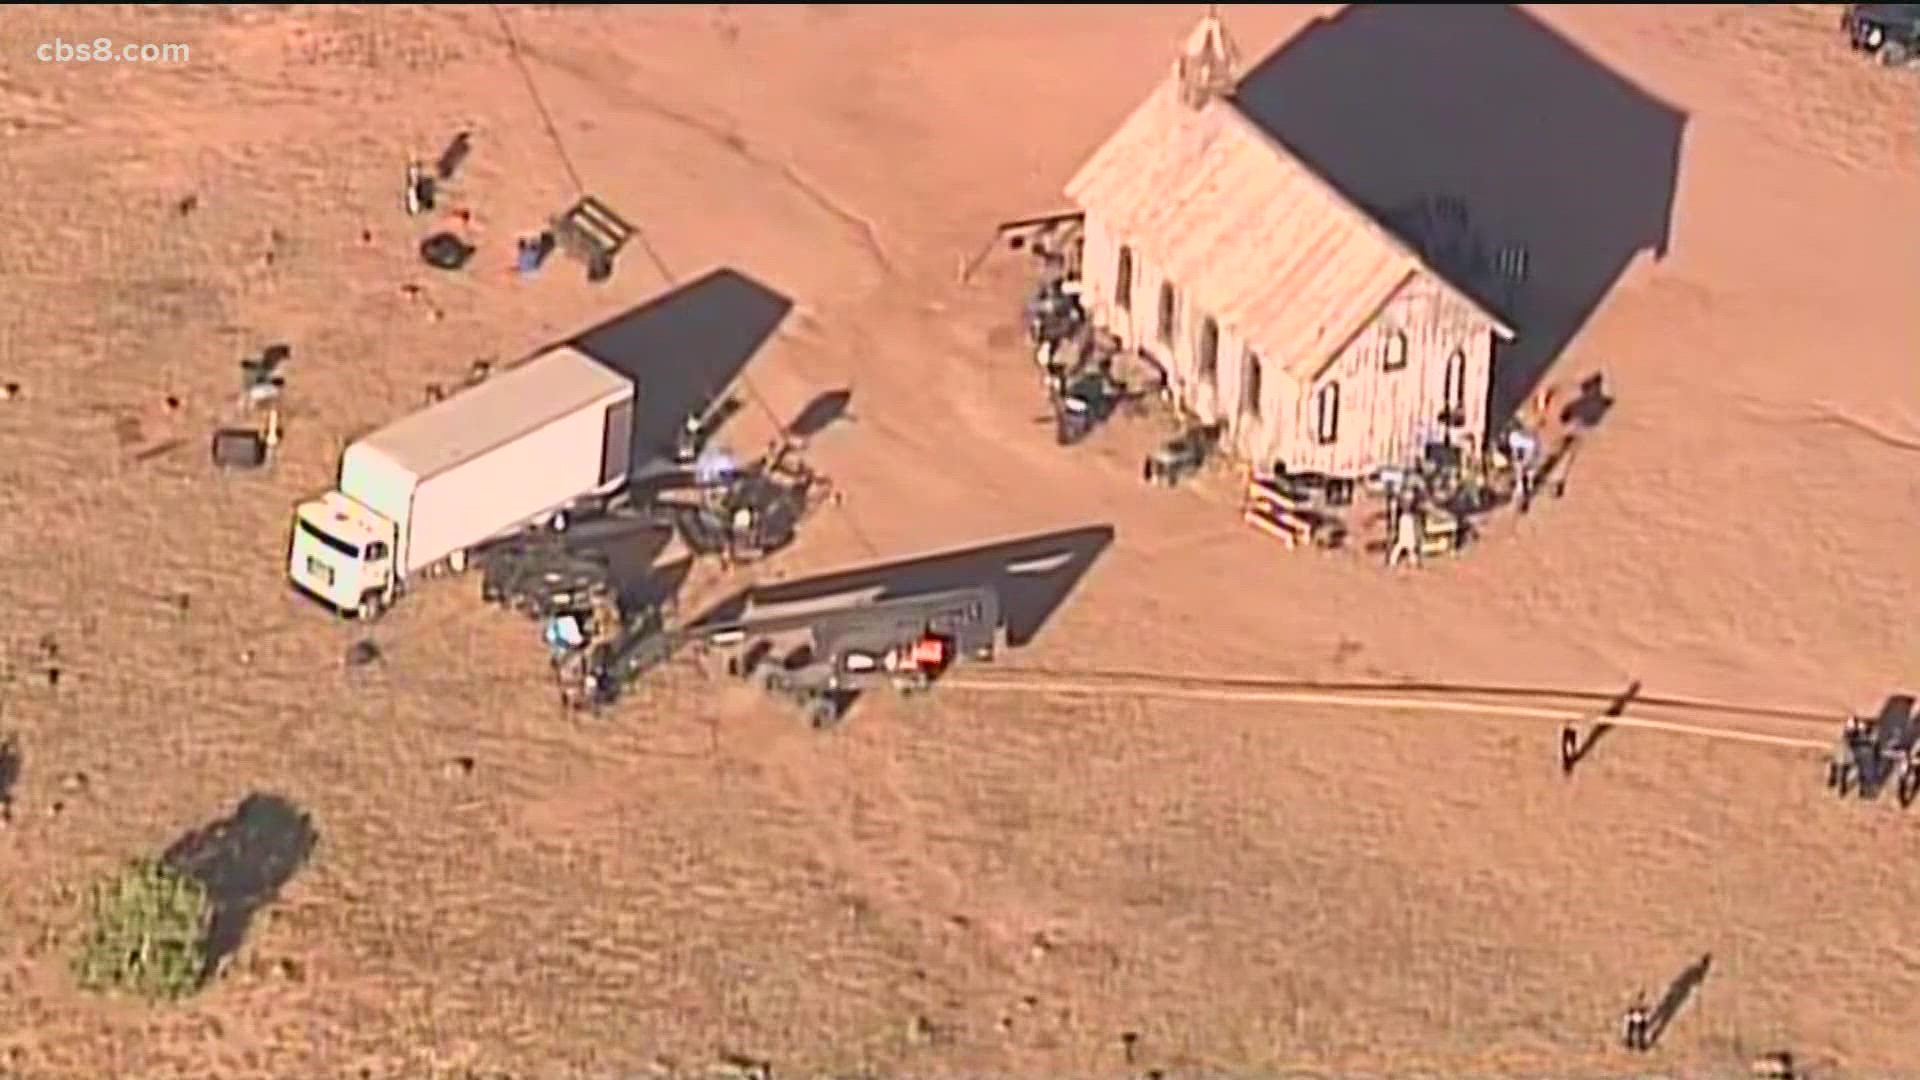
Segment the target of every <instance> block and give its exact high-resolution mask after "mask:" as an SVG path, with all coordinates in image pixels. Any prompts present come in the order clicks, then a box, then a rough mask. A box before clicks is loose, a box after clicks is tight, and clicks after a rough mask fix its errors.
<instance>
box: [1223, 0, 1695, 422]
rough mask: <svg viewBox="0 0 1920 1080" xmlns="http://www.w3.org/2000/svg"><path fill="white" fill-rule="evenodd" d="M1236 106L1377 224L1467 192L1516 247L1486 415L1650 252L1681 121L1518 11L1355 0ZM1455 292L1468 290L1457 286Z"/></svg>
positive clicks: (1507, 407) (1253, 83) (1261, 72)
mask: <svg viewBox="0 0 1920 1080" xmlns="http://www.w3.org/2000/svg"><path fill="white" fill-rule="evenodd" d="M1235 96H1236V100H1237V101H1238V103H1239V105H1240V108H1241V109H1242V110H1243V111H1244V112H1245V113H1246V114H1247V115H1248V116H1249V117H1250V118H1251V119H1252V120H1253V121H1254V122H1255V123H1257V124H1259V125H1260V126H1261V127H1262V128H1264V129H1265V130H1266V131H1267V132H1268V133H1269V134H1271V135H1273V136H1274V137H1275V138H1277V139H1279V140H1280V141H1281V142H1282V143H1285V144H1286V145H1287V146H1288V147H1289V148H1291V149H1292V150H1293V151H1294V152H1295V153H1296V154H1297V155H1299V156H1300V157H1301V158H1302V159H1303V160H1304V161H1306V162H1307V163H1308V164H1309V165H1310V166H1312V167H1313V168H1314V169H1316V170H1317V171H1318V172H1320V173H1321V175H1323V176H1324V177H1326V178H1327V179H1328V180H1330V181H1332V183H1333V184H1334V185H1335V186H1336V187H1338V188H1340V189H1341V190H1342V191H1344V192H1345V193H1346V194H1347V195H1348V196H1349V197H1350V198H1352V199H1354V200H1355V201H1356V202H1358V203H1360V204H1361V205H1363V206H1366V207H1368V208H1369V209H1370V210H1372V211H1373V212H1374V213H1375V215H1376V216H1378V217H1380V218H1381V219H1382V220H1383V221H1387V220H1389V219H1390V218H1391V217H1392V216H1393V211H1394V210H1395V208H1399V207H1404V206H1407V205H1409V204H1411V203H1415V202H1417V201H1419V200H1422V199H1428V198H1433V197H1443V198H1453V199H1458V200H1459V201H1460V202H1462V203H1464V204H1465V206H1466V209H1467V212H1468V216H1469V219H1470V220H1471V221H1472V222H1473V225H1474V229H1475V231H1476V232H1478V233H1481V234H1482V235H1483V236H1484V238H1485V239H1486V240H1487V241H1488V242H1490V243H1495V244H1499V245H1507V246H1518V247H1522V248H1524V249H1525V250H1526V252H1527V256H1528V259H1527V272H1526V280H1525V284H1524V285H1523V286H1522V287H1521V290H1520V292H1519V294H1518V295H1517V296H1516V298H1515V299H1514V300H1513V301H1512V303H1511V304H1510V305H1509V307H1510V308H1511V310H1506V311H1503V312H1502V314H1503V315H1505V316H1506V317H1507V319H1508V321H1509V322H1510V323H1511V324H1512V325H1513V326H1514V328H1515V330H1516V331H1517V332H1518V336H1519V340H1517V341H1516V342H1514V343H1513V344H1512V345H1510V346H1506V347H1505V348H1504V351H1503V352H1502V354H1501V355H1500V356H1499V358H1498V361H1497V363H1498V366H1497V368H1496V373H1497V374H1496V378H1495V387H1494V392H1493V402H1492V405H1493V407H1494V412H1493V414H1492V415H1494V416H1495V417H1503V416H1506V415H1508V414H1510V413H1511V412H1512V410H1513V407H1514V406H1515V405H1516V404H1517V403H1518V402H1521V401H1524V400H1525V399H1526V396H1527V395H1528V394H1529V393H1530V392H1531V391H1532V389H1533V388H1534V387H1535V386H1536V385H1537V384H1538V383H1539V382H1540V380H1541V378H1542V376H1543V375H1544V373H1545V372H1546V370H1547V369H1548V367H1549V366H1550V365H1551V364H1552V363H1553V361H1554V360H1555V359H1556V358H1557V357H1558V356H1559V355H1560V353H1561V352H1562V351H1563V350H1564V349H1565V347H1566V345H1567V343H1568V341H1569V340H1571V339H1572V337H1573V336H1574V334H1576V333H1577V332H1578V331H1579V329H1580V327H1581V326H1582V325H1584V324H1585V322H1586V320H1587V318H1588V316H1589V315H1590V314H1591V313H1592V312H1593V310H1594V309H1595V308H1596V307H1597V306H1598V305H1599V303H1600V301H1601V299H1602V298H1603V297H1605V295H1606V294H1607V292H1608V291H1609V290H1610V289H1612V287H1613V284H1614V282H1615V281H1616V280H1618V278H1619V277H1620V275H1621V274H1622V273H1623V272H1624V271H1625V270H1626V268H1627V266H1628V264H1629V263H1630V262H1631V261H1632V260H1633V258H1634V256H1635V255H1636V254H1637V253H1639V252H1641V251H1652V252H1653V253H1654V254H1655V255H1656V256H1658V257H1662V258H1664V257H1665V255H1666V252H1667V246H1668V236H1669V228H1670V225H1669V222H1670V219H1671V217H1672V213H1673V201H1674V192H1675V188H1676V185H1677V184H1678V179H1679V167H1680V144H1681V138H1682V133H1683V129H1684V128H1685V125H1686V114H1685V113H1683V112H1680V111H1679V110H1677V109H1675V108H1673V107H1672V106H1671V105H1668V104H1666V103H1664V102H1662V101H1659V100H1657V99H1655V98H1654V97H1652V96H1650V95H1649V94H1648V93H1646V92H1645V91H1643V90H1641V89H1639V88H1638V87H1636V86H1634V85H1633V84H1632V83H1629V82H1628V81H1626V80H1625V79H1623V78H1622V77H1620V76H1619V75H1617V74H1615V73H1614V72H1612V71H1611V70H1609V69H1608V68H1607V67H1606V66H1604V65H1602V64H1601V63H1599V62H1598V61H1597V60H1595V59H1594V58H1593V57H1591V56H1589V55H1587V54H1586V53H1585V52H1584V51H1582V50H1581V49H1580V48H1578V47H1577V46H1575V45H1573V44H1572V43H1571V42H1569V41H1567V40H1566V39H1565V38H1563V37H1561V36H1560V35H1559V34H1558V33H1557V32H1556V31H1554V30H1552V29H1550V28H1548V27H1547V26H1546V25H1544V24H1542V23H1541V22H1539V21H1537V20H1536V19H1535V18H1534V17H1533V16H1531V15H1528V14H1527V13H1525V12H1523V11H1521V10H1519V9H1518V8H1515V7H1510V6H1505V5H1492V4H1487V5H1480V4H1457V5H1456V4H1421V5H1413V4H1407V5H1402V4H1354V5H1351V6H1349V7H1347V8H1346V9H1345V10H1343V11H1342V12H1341V13H1340V14H1338V15H1337V16H1333V17H1330V18H1322V19H1319V20H1317V21H1315V22H1314V23H1313V24H1311V25H1310V26H1309V27H1308V28H1307V29H1306V30H1304V31H1302V32H1301V33H1300V34H1299V35H1298V36H1297V37H1295V38H1294V39H1293V40H1291V41H1289V42H1288V43H1287V44H1286V45H1285V46H1283V47H1282V48H1281V49H1279V50H1278V51H1276V52H1275V53H1273V54H1272V55H1271V56H1269V57H1268V58H1267V59H1266V60H1264V61H1263V62H1262V63H1261V64H1260V65H1259V66H1258V67H1257V68H1255V69H1254V70H1252V71H1251V72H1249V73H1248V74H1247V76H1246V78H1244V79H1242V80H1241V82H1240V84H1239V87H1238V89H1237V91H1236V94H1235ZM1459 284H1461V285H1462V286H1463V287H1464V286H1466V285H1467V283H1465V282H1460V283H1459Z"/></svg>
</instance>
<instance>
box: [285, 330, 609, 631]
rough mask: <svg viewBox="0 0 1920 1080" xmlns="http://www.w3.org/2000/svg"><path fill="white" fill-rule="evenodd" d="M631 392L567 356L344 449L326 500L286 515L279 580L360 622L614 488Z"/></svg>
mask: <svg viewBox="0 0 1920 1080" xmlns="http://www.w3.org/2000/svg"><path fill="white" fill-rule="evenodd" d="M633 400H634V385H633V383H632V381H631V380H629V379H628V378H627V377H626V376H624V375H621V374H620V373H619V372H617V371H614V370H613V369H611V368H609V367H607V366H605V365H604V364H601V363H599V362H597V361H595V360H594V359H592V358H591V357H589V356H587V355H586V354H584V353H582V352H580V351H578V350H576V349H572V348H568V347H560V348H555V349H551V350H548V351H547V352H544V353H541V354H539V355H538V356H535V357H533V358H532V359H530V360H528V361H527V362H525V363H523V364H520V365H517V366H515V367H513V368H510V369H507V370H505V371H502V372H500V373H498V374H496V375H494V376H493V377H491V378H489V379H487V380H486V381H484V382H482V383H479V384H478V385H475V386H471V387H468V388H466V389H464V390H462V391H461V392H460V393H457V394H455V395H453V396H452V397H449V398H447V399H445V400H444V401H440V402H436V403H434V404H433V405H430V406H428V407H426V408H425V409H422V410H420V411H419V412H416V413H414V414H412V415H411V416H407V417H404V418H402V419H400V420H397V421H395V422H393V423H392V424H389V425H387V426H386V427H384V428H381V429H380V430H379V431H376V432H374V433H373V434H371V435H368V436H367V437H366V438H363V439H361V440H359V441H358V442H355V443H354V444H353V445H351V446H349V447H347V449H346V452H345V453H344V454H342V455H341V458H340V482H339V484H338V485H337V487H336V488H335V490H333V491H330V492H327V493H326V494H325V495H322V496H320V497H319V498H317V499H312V500H309V501H307V502H303V503H301V504H300V506H299V508H298V509H297V510H295V512H294V523H293V540H292V545H291V550H290V552H289V556H288V563H287V575H288V577H289V578H291V579H292V581H293V583H294V585H295V586H297V587H298V588H299V589H300V590H301V591H302V592H304V593H306V594H307V595H309V596H311V597H313V598H314V599H316V600H319V601H321V602H322V603H325V604H326V605H328V606H329V607H332V608H333V609H335V610H336V611H340V612H345V613H350V614H353V615H355V616H356V617H359V618H373V617H375V616H377V615H378V614H379V613H380V612H381V611H383V610H385V609H386V607H387V606H389V605H390V604H391V603H392V602H393V600H394V599H395V597H396V596H397V595H398V594H399V592H400V591H401V589H403V588H404V587H405V585H406V583H407V582H408V581H409V580H410V579H411V578H413V577H415V576H416V575H420V574H422V573H426V572H432V571H435V570H439V569H446V570H450V571H454V572H458V571H460V570H463V569H465V568H466V562H467V552H468V551H469V550H471V549H472V548H473V547H475V546H476V545H478V544H481V543H483V542H485V541H487V540H490V539H492V538H494V537H496V536H500V535H503V534H506V533H510V532H513V531H515V530H518V529H521V528H523V527H525V526H527V525H529V524H532V523H535V522H539V521H543V520H545V519H548V518H550V517H551V516H552V515H553V514H555V513H557V512H559V511H560V510H562V509H564V508H565V507H566V506H567V505H568V504H569V503H572V502H573V501H575V500H577V499H580V498H582V497H584V496H588V495H592V494H596V493H603V492H606V491H610V490H612V489H614V488H617V487H619V486H620V485H621V484H624V483H625V482H626V479H627V467H628V453H629V450H630V448H631V444H632V434H633Z"/></svg>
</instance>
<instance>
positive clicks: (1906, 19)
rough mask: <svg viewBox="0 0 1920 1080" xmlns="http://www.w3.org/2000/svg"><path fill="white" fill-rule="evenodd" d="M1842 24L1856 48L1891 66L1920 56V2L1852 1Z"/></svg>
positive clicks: (1897, 65) (1911, 60)
mask: <svg viewBox="0 0 1920 1080" xmlns="http://www.w3.org/2000/svg"><path fill="white" fill-rule="evenodd" d="M1840 28H1841V29H1842V30H1844V31H1846V34H1847V41H1848V42H1849V43H1850V44H1851V45H1852V46H1853V47H1854V48H1855V49H1857V50H1859V51H1860V52H1863V53H1866V54H1868V55H1870V56H1872V57H1873V58H1874V59H1876V60H1879V61H1880V62H1881V63H1883V64H1885V65H1887V66H1888V67H1899V66H1901V65H1903V64H1908V63H1912V62H1913V61H1915V60H1916V59H1920V4H1849V5H1847V10H1846V14H1845V15H1843V16H1841V20H1840Z"/></svg>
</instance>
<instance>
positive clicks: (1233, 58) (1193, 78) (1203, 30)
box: [1173, 4, 1240, 109]
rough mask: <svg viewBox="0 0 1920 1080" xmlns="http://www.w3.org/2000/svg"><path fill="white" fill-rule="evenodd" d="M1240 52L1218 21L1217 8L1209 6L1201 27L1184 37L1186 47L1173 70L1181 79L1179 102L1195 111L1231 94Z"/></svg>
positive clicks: (1237, 76) (1236, 75)
mask: <svg viewBox="0 0 1920 1080" xmlns="http://www.w3.org/2000/svg"><path fill="white" fill-rule="evenodd" d="M1239 67H1240V52H1239V50H1238V49H1236V48H1235V47H1234V44H1233V38H1232V37H1230V36H1228V34H1227V27H1226V24H1225V23H1223V22H1221V21H1220V6H1219V5H1218V4H1208V5H1207V14H1206V16H1205V17H1204V18H1202V19H1201V20H1200V25H1198V26H1196V27H1194V28H1193V33H1191V34H1189V35H1187V43H1186V46H1185V47H1184V48H1183V49H1181V50H1180V58H1179V59H1178V60H1177V61H1175V63H1174V66H1173V70H1174V75H1175V77H1176V78H1178V79H1179V80H1180V100H1181V101H1182V102H1183V103H1185V105H1186V106H1187V107H1188V108H1190V109H1198V108H1200V107H1202V106H1204V105H1205V104H1206V103H1207V102H1209V101H1211V100H1213V99H1214V98H1216V97H1225V96H1226V95H1228V94H1231V93H1232V92H1233V87H1234V83H1235V82H1236V81H1237V80H1238V78H1239Z"/></svg>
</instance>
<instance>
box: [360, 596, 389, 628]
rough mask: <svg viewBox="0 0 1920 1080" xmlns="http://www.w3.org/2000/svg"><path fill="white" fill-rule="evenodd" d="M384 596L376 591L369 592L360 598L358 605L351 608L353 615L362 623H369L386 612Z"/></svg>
mask: <svg viewBox="0 0 1920 1080" xmlns="http://www.w3.org/2000/svg"><path fill="white" fill-rule="evenodd" d="M386 610H387V601H386V598H385V597H383V596H381V595H380V594H379V593H377V592H371V593H368V594H367V595H365V596H363V597H361V598H360V605H359V606H358V607H356V608H354V609H353V617H354V618H356V619H358V620H360V621H361V622H363V623H370V622H372V621H374V620H375V619H378V618H379V617H380V616H382V615H384V614H386Z"/></svg>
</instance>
